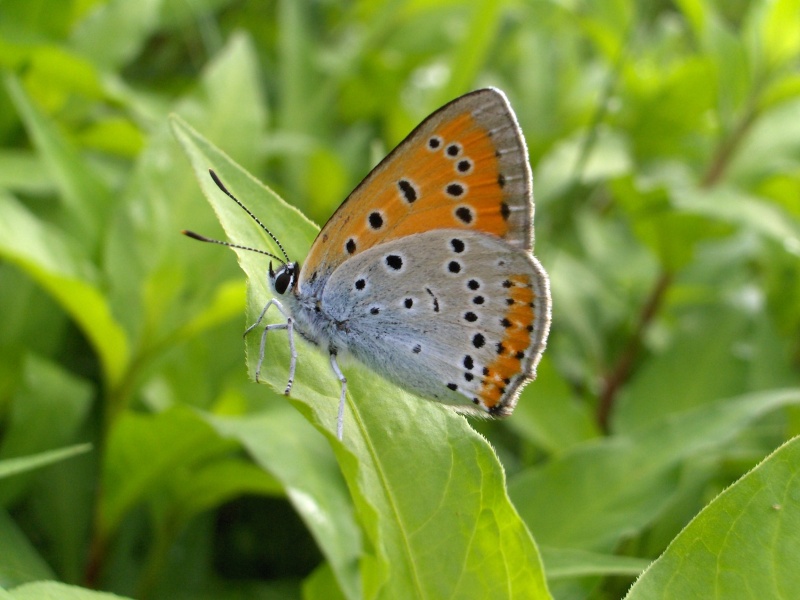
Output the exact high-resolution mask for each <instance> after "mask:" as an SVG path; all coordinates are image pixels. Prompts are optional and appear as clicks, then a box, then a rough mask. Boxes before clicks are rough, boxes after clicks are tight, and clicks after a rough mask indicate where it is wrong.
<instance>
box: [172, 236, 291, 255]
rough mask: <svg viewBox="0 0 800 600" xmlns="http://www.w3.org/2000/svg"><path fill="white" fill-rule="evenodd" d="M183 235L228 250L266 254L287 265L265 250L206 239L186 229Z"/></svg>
mask: <svg viewBox="0 0 800 600" xmlns="http://www.w3.org/2000/svg"><path fill="white" fill-rule="evenodd" d="M181 233H182V234H183V235H185V236H187V237H190V238H192V239H193V240H198V241H200V242H208V243H209V244H219V245H220V246H227V247H228V248H238V249H239V250H249V251H250V252H258V253H259V254H264V255H266V256H269V257H270V258H274V259H275V260H277V261H279V262H281V263H282V264H286V263H285V262H283V259H282V258H280V257H279V256H275V255H274V254H272V253H271V252H266V251H264V250H260V249H258V248H251V247H250V246H241V245H239V244H231V243H230V242H223V241H222V240H215V239H213V238H209V237H206V236H204V235H200V234H199V233H195V232H194V231H189V230H187V229H184V230H183V231H181Z"/></svg>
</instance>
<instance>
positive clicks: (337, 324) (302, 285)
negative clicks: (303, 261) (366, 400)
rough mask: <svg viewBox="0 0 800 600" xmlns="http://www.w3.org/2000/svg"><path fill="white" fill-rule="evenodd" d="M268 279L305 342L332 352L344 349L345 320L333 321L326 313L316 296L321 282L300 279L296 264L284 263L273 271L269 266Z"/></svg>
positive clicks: (321, 285)
mask: <svg viewBox="0 0 800 600" xmlns="http://www.w3.org/2000/svg"><path fill="white" fill-rule="evenodd" d="M268 281H269V284H270V287H271V288H272V290H273V292H275V294H276V295H279V296H281V301H282V302H284V303H285V304H286V305H287V308H288V309H289V312H290V314H291V315H292V317H293V320H294V327H295V330H296V331H297V332H298V333H299V334H300V335H301V336H302V337H303V338H304V339H305V340H306V341H308V342H311V343H312V344H315V345H318V346H324V347H327V348H328V349H329V350H330V351H332V352H338V351H339V350H341V349H346V348H347V345H348V344H347V334H348V326H347V325H348V323H347V320H337V319H336V318H334V317H333V316H332V315H330V314H328V312H327V311H326V310H325V308H324V306H323V303H322V301H321V299H320V298H321V290H322V288H323V287H324V281H318V282H309V281H307V280H303V278H302V277H300V265H299V264H298V263H292V264H288V265H284V266H282V267H281V268H280V269H278V270H277V271H274V272H273V271H272V270H271V269H270V272H269V276H268ZM287 282H288V284H287ZM316 284H319V285H316Z"/></svg>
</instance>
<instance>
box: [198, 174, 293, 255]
mask: <svg viewBox="0 0 800 600" xmlns="http://www.w3.org/2000/svg"><path fill="white" fill-rule="evenodd" d="M208 172H209V174H210V175H211V179H213V180H214V183H216V184H217V187H218V188H219V189H221V190H222V191H223V192H225V195H226V196H228V198H230V199H231V200H233V201H234V202H236V204H238V205H239V206H241V207H242V210H244V212H246V213H247V214H248V215H250V218H251V219H253V221H255V222H256V223H258V226H259V227H261V229H263V230H264V231H265V232H266V233H267V235H268V236H269V237H271V238H272V241H273V242H275V243H276V244H277V245H278V248H280V249H281V252H282V253H283V256H284V257H285V258H286V261H281V262H283V263H284V264H286V263H289V262H292V261H290V260H289V255H288V254H286V250H284V249H283V245H282V244H281V243H280V242H279V241H278V238H276V237H275V235H274V234H273V233H272V232H271V231H270V230H269V229H267V227H266V226H265V225H264V224H263V223H262V222H261V221H259V220H258V217H257V216H255V215H254V214H253V213H252V212H251V211H250V209H249V208H247V207H246V206H245V205H244V204H242V203H241V202H239V200H237V198H236V196H234V195H233V194H231V193H230V192H229V191H228V188H226V187H225V186H224V185H223V184H222V182H221V181H220V179H219V177H217V174H216V173H214V170H213V169H209V170H208ZM195 239H197V238H195ZM201 241H202V240H201ZM228 245H229V246H230V244H228ZM234 247H235V246H234ZM248 250H252V248H248ZM275 258H277V257H275ZM278 260H281V259H280V258H278Z"/></svg>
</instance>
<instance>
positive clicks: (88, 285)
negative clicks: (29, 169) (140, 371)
mask: <svg viewBox="0 0 800 600" xmlns="http://www.w3.org/2000/svg"><path fill="white" fill-rule="evenodd" d="M0 255H1V256H3V258H5V259H6V260H8V261H9V262H11V263H13V264H15V265H17V266H18V267H19V268H20V269H22V270H23V271H24V272H25V273H26V274H27V275H28V276H29V277H31V278H32V279H33V280H34V281H36V282H37V283H38V284H39V285H40V286H42V287H43V288H44V289H45V290H47V292H49V293H50V295H52V296H53V297H54V298H55V299H56V300H57V301H58V302H59V304H61V306H62V307H63V309H64V311H65V312H67V313H68V314H69V315H70V316H71V317H72V318H73V319H74V320H75V322H76V323H77V324H78V326H79V327H80V328H81V329H82V330H83V332H84V335H86V337H87V338H88V339H89V340H90V341H91V343H92V345H93V347H94V349H95V352H97V355H98V358H99V360H100V362H101V364H102V365H103V374H104V376H105V380H106V383H107V385H109V386H112V387H113V386H114V385H115V384H117V383H118V382H119V380H120V379H121V378H122V375H123V372H124V370H125V368H126V367H127V363H128V358H129V355H128V340H127V336H126V334H125V332H124V331H123V329H122V328H121V327H120V325H119V324H118V323H117V321H116V319H115V318H114V316H113V315H112V314H111V309H110V307H109V305H108V302H107V299H106V297H105V296H104V295H103V293H102V292H101V291H100V290H99V289H98V287H97V284H96V279H97V276H96V273H95V271H94V269H93V267H92V266H91V264H90V263H89V262H88V261H87V260H86V258H85V257H82V256H81V255H80V253H79V252H78V251H77V250H76V248H75V244H74V241H72V240H70V239H68V238H66V237H65V236H64V235H63V233H62V232H61V231H59V230H57V229H55V228H54V227H52V226H49V225H47V224H46V223H42V222H40V221H39V220H37V219H36V217H35V216H34V215H33V214H31V213H30V212H29V211H28V210H26V209H25V207H24V206H23V205H22V204H20V203H19V202H17V201H16V200H15V199H14V198H12V197H10V196H8V195H3V194H0Z"/></svg>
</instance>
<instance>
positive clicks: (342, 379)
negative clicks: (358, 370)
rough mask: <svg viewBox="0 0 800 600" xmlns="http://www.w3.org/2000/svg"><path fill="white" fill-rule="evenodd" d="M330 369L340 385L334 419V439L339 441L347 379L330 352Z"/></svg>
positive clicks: (342, 425) (341, 435) (333, 354)
mask: <svg viewBox="0 0 800 600" xmlns="http://www.w3.org/2000/svg"><path fill="white" fill-rule="evenodd" d="M331 369H333V372H334V374H335V375H336V377H338V378H339V381H340V382H341V384H342V393H341V396H339V414H338V416H337V417H336V437H337V438H339V441H341V440H342V437H343V435H344V398H345V394H346V393H347V377H345V376H344V373H342V370H341V369H340V368H339V363H338V362H336V352H331Z"/></svg>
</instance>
